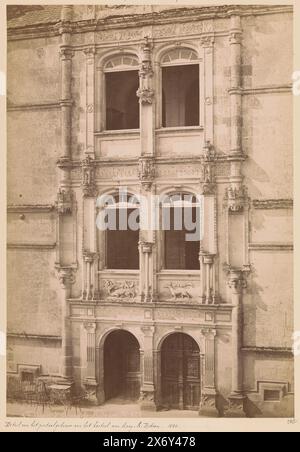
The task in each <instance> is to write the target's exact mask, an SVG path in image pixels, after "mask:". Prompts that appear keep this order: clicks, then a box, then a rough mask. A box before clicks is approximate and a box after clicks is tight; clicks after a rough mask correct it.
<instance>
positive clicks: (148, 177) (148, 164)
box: [139, 156, 155, 191]
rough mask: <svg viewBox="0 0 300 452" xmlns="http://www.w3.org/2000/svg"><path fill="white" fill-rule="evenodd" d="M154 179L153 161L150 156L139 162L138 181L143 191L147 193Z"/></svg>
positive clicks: (142, 158)
mask: <svg viewBox="0 0 300 452" xmlns="http://www.w3.org/2000/svg"><path fill="white" fill-rule="evenodd" d="M154 178H155V161H154V158H153V157H152V156H149V157H141V158H140V160H139V179H140V181H141V183H142V186H143V187H144V188H145V190H147V191H149V190H150V189H151V187H152V183H153V180H154Z"/></svg>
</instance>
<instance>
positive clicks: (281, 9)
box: [7, 5, 293, 40]
mask: <svg viewBox="0 0 300 452" xmlns="http://www.w3.org/2000/svg"><path fill="white" fill-rule="evenodd" d="M292 12H293V6H292V5H270V6H268V5H262V6H258V5H227V6H209V7H203V8H192V7H189V8H185V7H182V8H176V9H169V10H165V11H161V12H153V13H146V14H128V15H121V16H115V17H114V16H111V17H109V18H104V19H89V20H82V21H77V22H70V23H69V25H70V31H72V32H73V33H83V32H96V31H100V30H101V31H103V30H112V29H122V28H133V27H143V26H151V25H167V24H170V23H180V22H197V21H202V20H209V19H218V18H229V17H231V16H232V15H240V16H249V15H265V14H282V13H292ZM108 19H109V20H108ZM108 24H109V25H108ZM61 27H62V22H61V21H58V22H56V23H53V22H52V23H51V22H50V23H48V24H34V25H29V26H23V27H14V28H10V27H9V23H8V33H7V34H8V40H10V39H11V40H14V39H33V38H36V37H43V36H44V37H46V36H59V35H60V33H61Z"/></svg>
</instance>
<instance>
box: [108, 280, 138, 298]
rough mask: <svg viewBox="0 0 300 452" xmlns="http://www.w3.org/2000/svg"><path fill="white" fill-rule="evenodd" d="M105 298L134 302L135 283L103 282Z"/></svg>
mask: <svg viewBox="0 0 300 452" xmlns="http://www.w3.org/2000/svg"><path fill="white" fill-rule="evenodd" d="M104 288H105V296H106V297H107V298H108V299H112V300H122V301H134V300H135V299H136V297H137V295H138V287H137V281H111V280H106V281H104Z"/></svg>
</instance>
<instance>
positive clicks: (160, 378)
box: [7, 5, 294, 417]
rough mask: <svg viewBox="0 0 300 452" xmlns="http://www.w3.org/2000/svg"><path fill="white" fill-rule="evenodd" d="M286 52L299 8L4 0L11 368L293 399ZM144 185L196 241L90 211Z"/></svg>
mask: <svg viewBox="0 0 300 452" xmlns="http://www.w3.org/2000/svg"><path fill="white" fill-rule="evenodd" d="M13 8H15V9H13ZM292 55H293V10H292V8H291V7H290V6H272V5H269V6H218V7H217V6H215V7H180V6H179V5H177V6H163V5H156V6H125V5H122V6H100V5H99V6H94V5H91V6H86V5H85V6H60V5H56V6H54V5H53V6H44V7H43V6H37V5H36V6H31V7H30V6H28V7H26V6H24V7H23V8H21V7H9V8H8V92H7V96H8V103H7V109H8V113H7V114H8V154H7V159H8V251H7V256H8V332H7V336H8V341H7V347H8V350H7V356H8V360H7V373H8V381H11V380H13V379H20V380H21V381H22V380H26V379H28V380H30V381H31V380H34V379H36V378H38V377H39V378H44V379H45V381H47V384H50V383H55V384H56V385H60V384H61V385H62V387H63V386H65V385H67V384H72V385H74V386H75V387H82V388H85V390H86V391H87V392H88V393H89V394H90V398H91V400H94V402H95V403H97V404H104V403H105V402H107V401H109V400H110V399H112V398H115V397H125V398H129V399H134V400H136V402H137V403H140V404H141V407H142V409H147V410H150V411H151V410H153V411H155V410H158V409H160V408H172V409H178V410H185V409H189V410H195V411H199V414H200V415H202V416H216V417H217V416H225V417H244V416H250V417H251V416H252V417H253V416H258V417H259V416H264V417H268V416H272V417H274V416H278V417H284V416H288V417H292V416H293V409H294V408H293V400H294V395H293V391H294V382H293V364H294V360H293V353H292V335H293V267H292V265H293V210H292V209H293V145H292V142H293V140H292V137H293V133H292V111H293V100H292V99H293V98H292V85H291V75H292V72H293V66H292V59H293V58H292ZM124 188H126V190H127V193H128V197H127V198H126V199H125V201H124V200H123V201H121V200H120V195H119V193H120V189H122V190H123V189H124ZM136 195H138V196H141V197H142V198H143V202H144V203H146V205H147V207H148V208H149V211H150V212H152V211H153V209H152V202H153V199H161V198H163V197H165V196H174V195H176V196H177V197H178V199H179V200H180V201H179V202H182V203H184V197H185V196H186V195H190V196H191V198H190V199H191V205H192V206H193V205H194V199H195V197H197V196H201V199H202V201H203V210H202V212H203V216H202V218H201V222H202V224H203V236H201V240H198V241H187V240H186V239H185V232H186V231H178V230H176V228H174V227H172V226H171V228H170V230H168V231H164V230H162V228H160V227H158V228H148V229H147V228H146V229H145V228H144V229H140V230H135V231H125V230H121V228H120V227H118V225H117V227H116V230H114V231H105V230H101V229H99V228H98V227H97V218H98V216H99V214H101V212H103V211H105V209H106V208H107V204H105V203H102V202H101V197H104V196H110V197H114V199H115V200H116V204H115V207H114V209H115V210H116V211H119V210H121V209H124V206H125V207H127V212H128V211H129V210H130V209H131V210H130V211H132V209H134V208H135V209H139V207H140V206H139V202H138V201H136V202H133V201H132V198H131V199H130V197H131V196H136ZM169 207H170V206H169ZM163 208H164V207H163V204H162V203H161V202H160V201H159V202H158V209H157V210H158V217H159V218H161V214H162V210H163ZM172 208H173V209H174V206H173V207H172V206H171V207H170V209H171V210H172ZM128 209H129V210H128ZM159 224H160V225H161V222H159ZM8 387H9V385H8Z"/></svg>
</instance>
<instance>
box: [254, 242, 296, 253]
mask: <svg viewBox="0 0 300 452" xmlns="http://www.w3.org/2000/svg"><path fill="white" fill-rule="evenodd" d="M248 248H249V250H250V251H293V250H294V245H293V244H292V243H250V244H249V247H248Z"/></svg>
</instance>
